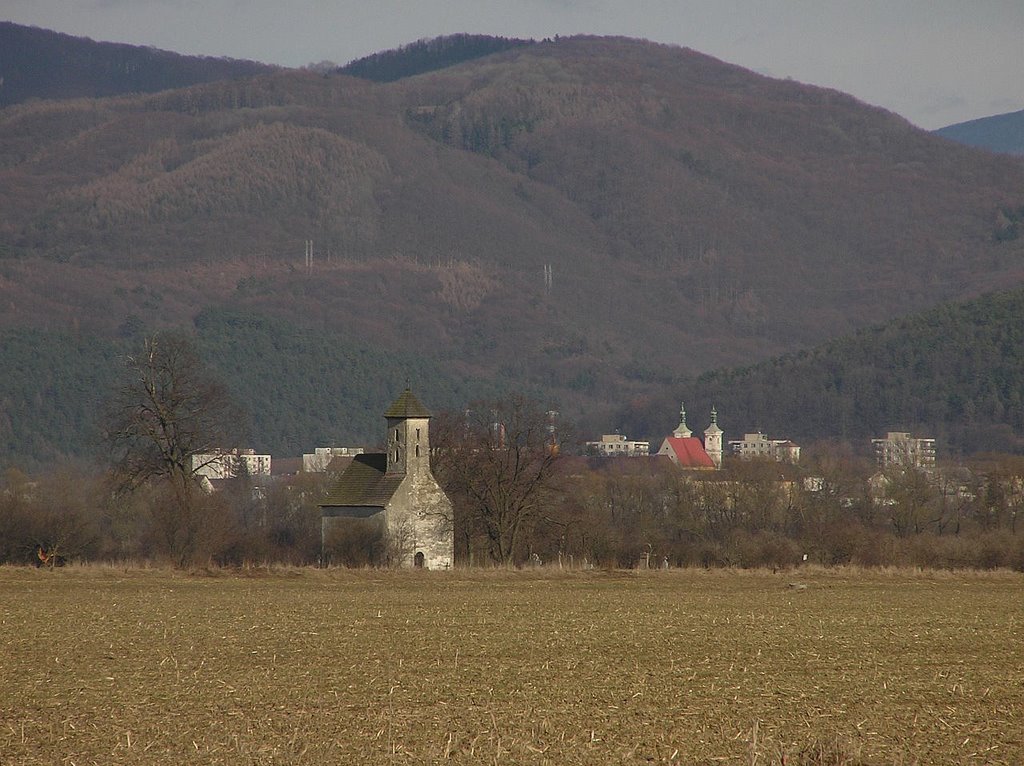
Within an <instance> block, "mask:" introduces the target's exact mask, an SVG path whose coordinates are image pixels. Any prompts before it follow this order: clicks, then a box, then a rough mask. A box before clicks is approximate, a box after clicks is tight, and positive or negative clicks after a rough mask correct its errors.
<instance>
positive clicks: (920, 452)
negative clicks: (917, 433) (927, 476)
mask: <svg viewBox="0 0 1024 766" xmlns="http://www.w3.org/2000/svg"><path fill="white" fill-rule="evenodd" d="M871 443H872V444H874V445H875V459H876V460H877V461H878V465H879V467H880V468H882V469H883V470H884V469H886V468H898V467H902V468H920V469H922V470H925V471H930V470H931V469H933V468H935V439H915V438H914V437H913V436H911V435H910V434H909V433H907V432H906V431H889V433H887V434H886V435H885V438H884V439H872V440H871Z"/></svg>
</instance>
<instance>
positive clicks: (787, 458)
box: [729, 431, 800, 463]
mask: <svg viewBox="0 0 1024 766" xmlns="http://www.w3.org/2000/svg"><path fill="white" fill-rule="evenodd" d="M729 446H730V447H732V451H733V454H734V455H737V456H739V457H741V458H758V457H764V458H770V459H771V460H778V461H779V462H780V463H796V462H799V460H800V447H799V446H798V445H797V444H794V443H793V442H791V441H789V440H788V439H769V438H768V437H767V436H765V435H764V434H763V433H761V432H760V431H756V432H754V433H751V434H743V438H742V439H739V440H737V441H731V442H729Z"/></svg>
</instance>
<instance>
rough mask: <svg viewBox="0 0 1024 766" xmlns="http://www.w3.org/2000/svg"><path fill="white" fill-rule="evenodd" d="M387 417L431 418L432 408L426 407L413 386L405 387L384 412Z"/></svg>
mask: <svg viewBox="0 0 1024 766" xmlns="http://www.w3.org/2000/svg"><path fill="white" fill-rule="evenodd" d="M384 417H386V418H429V417H430V410H428V409H427V408H426V407H424V406H423V405H422V404H421V403H420V400H419V399H417V398H416V394H414V393H413V392H412V389H411V388H407V389H405V391H403V392H402V395H401V396H399V397H398V398H397V399H395V401H394V402H393V403H392V405H391V406H390V407H388V409H387V411H386V412H385V413H384Z"/></svg>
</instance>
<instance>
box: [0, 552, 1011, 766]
mask: <svg viewBox="0 0 1024 766" xmlns="http://www.w3.org/2000/svg"><path fill="white" fill-rule="evenodd" d="M794 578H795V576H794V574H793V573H788V574H781V573H780V574H771V573H768V572H754V573H749V572H746V573H740V572H694V571H681V572H679V571H671V572H646V573H642V574H640V575H638V574H635V573H604V572H587V573H579V572H575V573H558V572H529V573H526V572H518V573H517V572H511V573H509V572H500V573H488V572H465V571H457V572H449V573H419V574H414V573H393V572H380V571H359V572H346V571H328V572H323V571H313V570H291V571H277V572H271V573H257V574H255V575H253V574H252V573H249V574H245V573H238V574H223V573H221V574H217V573H194V574H191V575H189V574H182V573H174V572H169V571H160V570H140V569H130V570H117V569H110V568H100V567H93V568H74V567H72V568H67V569H64V570H57V571H36V570H24V569H0V603H2V604H3V611H2V613H0V713H2V715H0V764H4V765H5V766H6V764H34V763H74V764H79V765H81V764H91V763H148V764H179V763H231V764H236V763H251V764H278V763H289V764H291V763H298V764H303V763H310V764H312V763H316V764H323V763H402V762H406V763H428V762H445V763H466V764H469V763H536V764H546V763H550V764H573V763H579V764H592V763H652V762H654V763H673V762H674V763H709V764H710V763H736V764H787V766H792V765H795V764H806V765H807V766H823V765H826V766H840V765H852V764H918V763H920V764H930V763H957V764H960V763H963V764H969V763H978V764H982V763H983V764H1014V763H1021V762H1024V734H1022V732H1024V669H1022V668H1024V662H1022V660H1024V654H1022V652H1024V650H1022V649H1021V625H1022V621H1024V610H1022V607H1021V604H1024V577H1021V576H1020V575H1014V574H1008V573H987V574H983V575H981V574H962V575H961V574H948V573H947V574H934V575H930V574H927V573H925V574H922V573H914V572H858V571H849V570H833V571H809V572H808V571H805V572H801V573H799V582H800V583H801V584H803V585H805V586H806V587H804V588H799V589H798V588H792V587H789V585H790V584H791V583H792V582H793V581H794Z"/></svg>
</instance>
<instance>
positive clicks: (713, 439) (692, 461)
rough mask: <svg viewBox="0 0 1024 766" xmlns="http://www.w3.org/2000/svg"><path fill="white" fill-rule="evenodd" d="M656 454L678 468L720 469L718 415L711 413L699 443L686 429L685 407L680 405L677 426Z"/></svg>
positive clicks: (720, 451) (720, 444)
mask: <svg viewBox="0 0 1024 766" xmlns="http://www.w3.org/2000/svg"><path fill="white" fill-rule="evenodd" d="M658 454H659V455H666V456H668V458H669V460H671V461H672V462H673V463H675V464H676V465H678V466H679V467H680V468H696V469H703V470H712V471H713V470H715V469H717V468H721V467H722V429H720V428H719V427H718V413H717V412H716V411H715V410H712V411H711V425H709V426H708V428H707V430H706V431H704V441H703V442H701V440H700V439H698V438H697V437H696V436H694V435H693V434H692V432H691V431H690V429H689V428H688V427H687V425H686V407H685V406H683V405H680V407H679V425H678V426H677V427H676V430H675V431H673V432H672V435H671V436H666V437H665V441H663V442H662V443H661V449H660V450H658Z"/></svg>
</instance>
